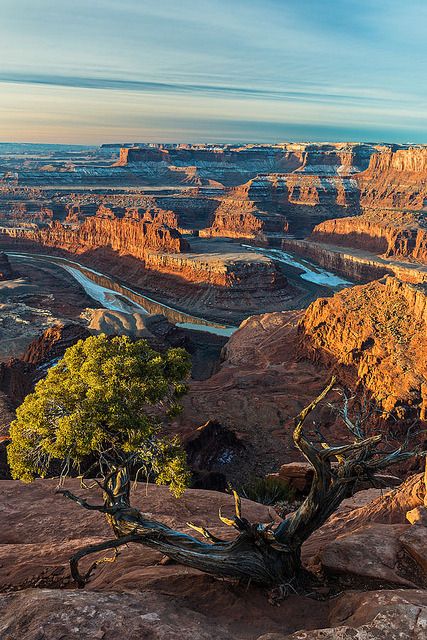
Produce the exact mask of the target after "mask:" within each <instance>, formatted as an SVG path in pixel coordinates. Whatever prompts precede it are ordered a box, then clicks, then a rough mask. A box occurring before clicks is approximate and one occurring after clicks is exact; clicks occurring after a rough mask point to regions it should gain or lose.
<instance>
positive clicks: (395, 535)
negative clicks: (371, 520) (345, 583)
mask: <svg viewBox="0 0 427 640" xmlns="http://www.w3.org/2000/svg"><path fill="white" fill-rule="evenodd" d="M407 529H408V525H399V524H395V525H384V524H372V525H369V526H367V527H361V528H360V529H358V530H357V531H354V532H353V533H349V534H347V535H343V536H341V537H339V538H337V539H336V540H334V541H333V542H331V543H330V544H329V545H328V546H327V547H326V549H325V551H324V553H323V557H322V567H323V569H324V570H325V571H326V573H329V574H341V575H342V574H345V575H351V576H356V577H358V578H365V579H366V578H369V579H374V580H381V581H385V582H389V583H393V584H400V585H404V586H407V587H414V586H416V583H414V582H413V580H417V576H416V575H413V574H411V572H410V571H408V570H407V569H406V568H405V567H403V566H401V560H402V553H401V551H402V544H401V542H400V537H401V535H402V534H403V533H404V532H405V531H406V530H407Z"/></svg>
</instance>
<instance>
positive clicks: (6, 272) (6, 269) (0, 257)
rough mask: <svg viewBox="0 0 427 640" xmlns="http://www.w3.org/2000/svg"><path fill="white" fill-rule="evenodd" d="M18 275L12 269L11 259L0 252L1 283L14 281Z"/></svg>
mask: <svg viewBox="0 0 427 640" xmlns="http://www.w3.org/2000/svg"><path fill="white" fill-rule="evenodd" d="M17 277H18V274H17V273H15V271H14V270H13V269H12V267H11V264H10V262H9V258H8V257H7V255H6V254H5V253H3V251H1V252H0V281H3V280H13V279H14V278H17Z"/></svg>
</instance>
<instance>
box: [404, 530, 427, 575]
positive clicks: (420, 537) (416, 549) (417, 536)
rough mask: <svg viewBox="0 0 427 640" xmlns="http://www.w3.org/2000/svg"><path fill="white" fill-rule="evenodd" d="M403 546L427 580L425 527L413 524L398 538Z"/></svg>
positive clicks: (426, 536) (426, 531)
mask: <svg viewBox="0 0 427 640" xmlns="http://www.w3.org/2000/svg"><path fill="white" fill-rule="evenodd" d="M399 540H400V542H401V544H402V545H403V547H404V548H405V549H406V551H408V553H410V554H411V556H412V557H413V558H414V559H415V560H416V561H417V562H418V564H419V565H420V567H422V569H423V571H424V572H425V574H426V581H427V527H425V526H423V525H422V524H414V525H413V526H412V527H410V528H409V529H408V530H407V531H405V532H404V533H403V534H402V535H401V536H400V538H399Z"/></svg>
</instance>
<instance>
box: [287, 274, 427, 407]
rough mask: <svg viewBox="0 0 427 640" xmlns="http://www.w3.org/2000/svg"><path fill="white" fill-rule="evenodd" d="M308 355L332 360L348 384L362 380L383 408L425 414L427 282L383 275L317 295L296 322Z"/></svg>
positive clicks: (426, 394) (302, 346)
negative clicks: (330, 295)
mask: <svg viewBox="0 0 427 640" xmlns="http://www.w3.org/2000/svg"><path fill="white" fill-rule="evenodd" d="M299 336H300V344H301V348H302V350H303V352H305V353H306V354H308V355H309V356H310V358H311V359H313V360H315V361H317V362H321V363H323V364H325V365H327V366H330V365H333V364H336V365H337V366H338V367H339V370H340V372H341V374H342V375H341V377H342V378H344V380H348V381H349V383H350V386H354V384H355V382H357V383H362V384H363V385H364V386H365V387H366V388H367V389H368V390H370V391H371V392H372V393H373V394H374V396H375V397H376V398H378V399H379V400H381V401H382V405H383V407H384V409H386V410H388V411H389V410H391V409H393V408H395V407H400V408H401V409H400V415H401V416H402V417H403V415H404V414H405V413H407V412H408V411H410V409H411V407H412V408H413V409H414V408H417V407H418V408H419V409H420V410H421V417H422V419H426V417H427V360H426V357H425V354H426V353H427V286H426V285H410V284H407V283H404V282H400V281H399V280H397V279H396V278H393V277H386V278H385V279H383V280H380V281H375V282H371V283H369V284H366V285H362V286H357V287H354V288H351V289H344V290H343V291H340V292H339V293H337V294H335V296H334V297H333V298H319V299H318V300H316V301H315V302H313V303H312V304H311V305H310V307H309V308H308V309H307V311H306V313H305V315H304V317H303V319H302V320H301V322H300V325H299Z"/></svg>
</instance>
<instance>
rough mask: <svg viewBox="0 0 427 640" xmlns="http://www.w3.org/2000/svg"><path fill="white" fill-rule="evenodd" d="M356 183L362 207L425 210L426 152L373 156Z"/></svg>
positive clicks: (423, 149) (403, 151)
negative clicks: (359, 191)
mask: <svg viewBox="0 0 427 640" xmlns="http://www.w3.org/2000/svg"><path fill="white" fill-rule="evenodd" d="M357 182H358V185H359V187H360V190H361V193H360V204H361V205H362V206H363V207H381V208H393V209H410V210H417V211H419V210H426V207H427V148H426V147H411V148H409V149H398V150H392V149H387V150H385V151H382V152H381V153H374V154H373V155H372V156H371V159H370V162H369V166H368V168H367V169H366V171H364V172H362V173H360V174H359V175H358V176H357Z"/></svg>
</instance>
